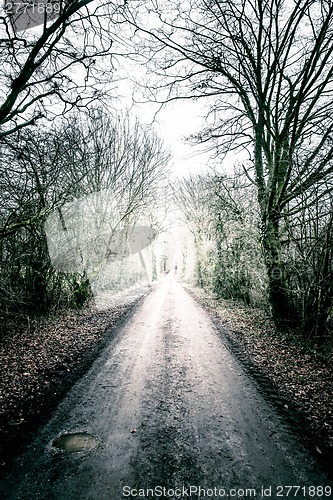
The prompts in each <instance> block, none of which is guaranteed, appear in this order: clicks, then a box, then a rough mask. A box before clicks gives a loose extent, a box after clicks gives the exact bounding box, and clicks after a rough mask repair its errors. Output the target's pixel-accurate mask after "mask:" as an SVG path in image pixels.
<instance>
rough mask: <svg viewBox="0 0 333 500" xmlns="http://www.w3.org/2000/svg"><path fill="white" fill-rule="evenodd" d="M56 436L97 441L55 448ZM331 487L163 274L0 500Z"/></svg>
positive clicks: (0, 491) (237, 494)
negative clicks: (79, 447) (66, 434)
mask: <svg viewBox="0 0 333 500" xmlns="http://www.w3.org/2000/svg"><path fill="white" fill-rule="evenodd" d="M63 432H87V433H91V434H92V435H94V436H97V437H98V439H97V440H95V443H96V442H97V443H98V444H99V445H98V447H97V448H95V449H91V450H87V451H75V452H69V451H64V450H62V449H58V448H56V447H54V446H53V443H54V440H55V439H56V438H57V437H59V436H61V434H62V433H63ZM331 484H332V483H331V482H330V481H329V479H328V478H327V476H325V473H324V472H323V471H321V469H320V467H319V465H318V464H317V463H316V461H315V458H313V457H312V456H311V455H310V454H309V453H308V452H307V451H306V450H305V449H303V447H302V445H301V443H300V440H299V438H297V436H294V434H293V432H292V431H291V429H290V428H289V427H288V425H287V424H286V423H285V422H284V421H283V419H282V417H281V416H280V415H279V414H278V413H277V412H276V411H275V409H274V408H273V407H272V406H271V405H270V404H269V403H268V402H267V401H266V400H265V399H264V396H263V395H262V394H261V392H260V390H258V387H257V386H256V384H255V382H254V381H252V379H250V378H249V376H248V375H247V374H246V373H245V371H244V370H243V368H242V367H241V366H240V364H239V362H238V361H237V360H236V359H235V358H234V357H233V356H232V354H230V352H229V351H228V349H227V348H226V347H225V346H224V344H223V341H222V339H221V337H220V336H219V335H218V333H217V332H216V330H215V328H214V326H213V323H212V322H211V320H210V318H209V316H208V314H207V313H206V312H205V311H204V310H203V309H202V308H201V307H200V306H199V305H198V304H197V303H196V302H195V301H194V300H193V299H192V297H191V296H190V295H189V294H188V293H187V292H186V291H185V290H184V289H183V288H182V287H181V285H180V284H179V283H177V282H176V281H175V280H174V278H173V276H172V275H171V274H169V275H167V276H166V277H165V278H164V279H163V280H162V281H161V283H160V284H159V285H158V286H157V288H156V289H155V290H154V291H153V292H152V293H151V294H150V295H148V296H147V297H146V298H145V299H144V301H143V302H142V303H141V304H140V305H139V307H138V309H137V310H136V312H135V313H134V315H133V316H132V317H131V318H130V319H129V321H128V322H127V323H126V324H125V325H124V326H123V327H122V328H121V330H120V331H119V334H118V336H117V338H116V339H114V340H113V341H112V342H111V343H110V345H109V346H108V347H107V348H106V349H105V350H104V352H103V353H102V354H101V356H100V357H99V358H98V359H97V360H96V362H95V363H94V365H93V366H92V368H91V369H90V370H89V372H87V374H86V375H85V376H84V377H83V378H82V379H81V380H80V381H79V382H78V383H77V384H76V385H74V386H73V388H72V390H71V391H70V392H69V393H68V395H67V396H66V398H65V399H64V400H63V401H62V403H61V404H60V405H59V406H58V408H57V411H56V412H55V414H54V416H53V418H52V419H51V420H50V421H49V422H48V423H47V425H45V426H44V428H42V429H41V431H40V432H39V434H38V436H37V437H36V439H35V441H34V442H33V443H32V444H31V446H30V447H29V448H28V450H27V452H26V453H25V454H24V455H22V456H21V457H19V458H18V459H17V460H16V462H15V463H14V465H13V468H12V471H11V472H10V473H9V474H8V476H7V477H5V478H4V479H3V480H2V481H0V498H1V499H15V500H18V499H29V500H37V499H48V500H52V499H55V500H58V499H59V500H60V499H61V500H62V499H64V500H76V499H98V500H119V499H121V498H228V496H229V497H230V498H267V497H269V498H273V499H275V498H276V499H278V498H282V499H283V498H303V499H309V498H314V499H316V498H332V497H333V495H332V494H330V491H329V489H328V486H329V485H331ZM286 486H292V487H293V489H292V490H289V492H288V490H286V489H285V487H286ZM320 486H322V487H323V488H324V489H323V490H321V489H320ZM325 486H326V487H327V488H326V490H325ZM199 487H200V488H201V490H200V491H199ZM296 487H300V488H299V489H298V491H297V489H296ZM309 487H312V488H314V487H316V489H310V490H309ZM317 487H319V489H318V488H317ZM154 488H155V490H154ZM163 488H165V490H164V493H163ZM262 488H264V489H265V494H263V490H262ZM147 489H150V490H149V491H147ZM287 492H288V494H287ZM199 493H200V495H199Z"/></svg>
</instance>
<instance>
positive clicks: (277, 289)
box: [263, 214, 297, 328]
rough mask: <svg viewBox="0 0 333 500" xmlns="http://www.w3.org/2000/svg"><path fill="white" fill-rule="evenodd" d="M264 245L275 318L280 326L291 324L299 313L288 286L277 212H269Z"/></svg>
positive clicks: (269, 293) (269, 291)
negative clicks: (296, 310)
mask: <svg viewBox="0 0 333 500" xmlns="http://www.w3.org/2000/svg"><path fill="white" fill-rule="evenodd" d="M263 245H264V250H265V264H266V269H267V275H268V295H269V302H270V306H271V311H272V316H273V319H274V321H275V323H276V325H277V326H278V327H280V328H282V327H286V326H291V325H293V324H294V323H295V321H296V319H297V315H296V312H295V309H294V307H293V305H292V303H291V300H290V297H289V294H288V289H287V286H286V283H287V279H286V271H285V266H284V262H283V258H282V248H281V240H280V235H279V219H278V216H277V215H276V214H273V215H272V214H269V216H268V220H267V222H266V224H265V225H264V234H263Z"/></svg>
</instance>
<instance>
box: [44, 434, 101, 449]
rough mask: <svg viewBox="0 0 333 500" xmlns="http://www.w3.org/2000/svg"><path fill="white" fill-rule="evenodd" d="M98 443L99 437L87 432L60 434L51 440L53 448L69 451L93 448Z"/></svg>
mask: <svg viewBox="0 0 333 500" xmlns="http://www.w3.org/2000/svg"><path fill="white" fill-rule="evenodd" d="M99 445H100V440H99V438H98V437H97V436H94V435H92V434H89V433H88V432H73V433H68V434H62V435H61V436H59V437H57V438H56V439H54V441H53V442H52V446H53V447H54V448H57V449H58V450H64V451H68V452H70V453H74V452H78V451H90V450H94V449H95V448H97V447H98V446H99Z"/></svg>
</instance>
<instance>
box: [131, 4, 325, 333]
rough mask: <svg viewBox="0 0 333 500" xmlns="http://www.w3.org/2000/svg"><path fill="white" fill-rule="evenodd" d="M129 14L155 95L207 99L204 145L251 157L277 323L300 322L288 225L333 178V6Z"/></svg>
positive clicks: (156, 9) (177, 7)
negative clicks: (292, 289)
mask: <svg viewBox="0 0 333 500" xmlns="http://www.w3.org/2000/svg"><path fill="white" fill-rule="evenodd" d="M147 12H148V13H149V14H148V16H147ZM125 15H126V17H127V19H128V20H129V22H130V23H131V24H132V26H133V27H135V29H136V30H138V29H139V30H140V31H141V36H142V39H141V40H139V43H140V44H141V48H140V55H141V56H142V57H143V58H144V59H145V64H147V65H148V67H149V70H150V71H151V74H152V75H154V76H153V81H151V85H150V91H152V90H153V91H155V94H156V95H157V98H158V99H160V100H161V101H162V102H166V101H168V100H173V99H176V98H179V97H183V98H202V99H205V100H206V102H207V107H208V109H209V110H210V114H209V115H208V117H207V120H208V125H207V128H206V129H205V130H203V131H202V133H201V134H200V135H199V136H198V137H197V139H198V140H199V141H201V142H204V141H207V142H210V143H211V141H213V142H212V144H214V145H215V147H216V148H217V152H218V153H219V152H225V151H230V149H233V150H234V151H237V150H239V149H243V150H244V149H245V150H246V151H247V152H248V159H249V161H248V163H247V164H246V165H247V166H246V168H245V171H246V175H247V176H248V178H249V179H250V180H251V182H253V183H254V184H255V186H256V188H257V196H258V202H259V207H260V217H261V225H262V231H261V233H262V243H263V248H264V252H265V262H266V268H267V273H268V282H269V296H270V303H271V306H272V312H273V315H274V318H275V320H276V321H277V322H278V323H282V322H284V321H285V320H290V319H292V318H293V317H294V316H296V311H295V310H294V308H293V304H292V301H291V300H290V294H289V292H288V287H287V285H286V271H285V265H284V260H283V249H282V240H283V236H282V233H283V226H284V223H285V220H286V218H287V217H288V216H289V215H291V214H295V213H296V212H297V211H299V210H303V208H304V207H302V206H301V205H298V200H299V196H300V195H301V194H302V193H308V192H309V191H311V190H313V189H314V188H316V189H317V190H319V191H322V190H321V189H320V188H321V187H324V186H325V182H326V181H327V179H328V178H329V177H330V176H331V175H332V173H333V161H332V160H333V141H332V132H333V100H332V92H333V44H332V34H333V31H332V30H333V3H332V2H331V1H330V0H325V1H322V0H321V1H314V0H295V1H292V2H287V1H284V0H254V1H250V0H232V1H231V0H189V1H188V2H179V1H178V0H177V1H174V2H172V1H171V2H170V1H169V2H168V3H167V6H166V4H165V3H164V2H159V1H158V0H157V1H156V0H154V1H151V2H150V1H144V2H142V7H141V11H140V9H137V11H136V12H135V13H134V12H133V11H130V9H128V10H127V12H125ZM143 15H144V16H145V19H143V17H142V16H143ZM149 21H150V22H149ZM135 33H136V32H135ZM133 36H134V39H135V34H134V35H133ZM152 70H153V71H152ZM161 78H163V80H161ZM163 91H164V93H163ZM161 92H162V93H161ZM319 191H318V192H319Z"/></svg>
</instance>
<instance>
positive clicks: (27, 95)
mask: <svg viewBox="0 0 333 500" xmlns="http://www.w3.org/2000/svg"><path fill="white" fill-rule="evenodd" d="M6 5H7V14H6V13H5V11H4V12H3V13H2V15H1V17H0V47H1V55H0V88H1V90H0V138H1V137H6V136H8V135H10V134H12V133H13V132H16V131H18V130H19V129H20V128H22V127H25V126H27V125H33V124H35V123H36V122H37V121H38V120H40V119H41V118H45V117H46V118H48V119H51V118H53V117H54V116H55V115H57V114H60V113H64V112H67V111H68V110H70V109H72V108H73V107H76V108H80V107H86V106H87V104H89V103H90V102H91V101H93V100H96V99H101V98H102V97H103V96H104V97H105V96H106V95H107V93H111V86H110V82H111V75H112V71H113V62H112V58H111V56H112V50H115V49H114V48H113V45H114V42H115V40H116V38H117V35H116V33H115V31H116V28H115V25H116V11H117V5H116V3H113V2H107V1H104V2H103V1H98V2H92V0H71V1H70V2H69V1H65V0H57V2H55V1H54V0H52V2H51V3H49V4H45V8H46V5H49V6H51V5H56V6H57V7H58V9H57V15H56V18H55V19H54V18H53V20H51V21H50V20H48V19H47V17H45V22H43V23H42V24H41V25H40V26H37V27H35V28H33V29H26V30H24V31H20V32H17V31H15V30H14V31H13V27H12V23H11V20H12V18H13V15H14V14H13V13H11V11H8V9H14V8H15V6H19V5H20V3H19V2H18V3H12V2H10V3H9V2H7V4H6ZM22 5H23V6H24V5H29V4H26V3H23V4H22ZM38 5H39V4H38ZM40 5H41V6H43V5H44V4H43V3H41V4H40ZM34 6H35V7H34ZM32 7H34V8H37V3H36V5H35V3H32V4H31V8H32ZM22 15H23V16H24V15H26V16H28V15H29V13H26V14H25V13H22ZM45 15H46V13H45Z"/></svg>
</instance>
